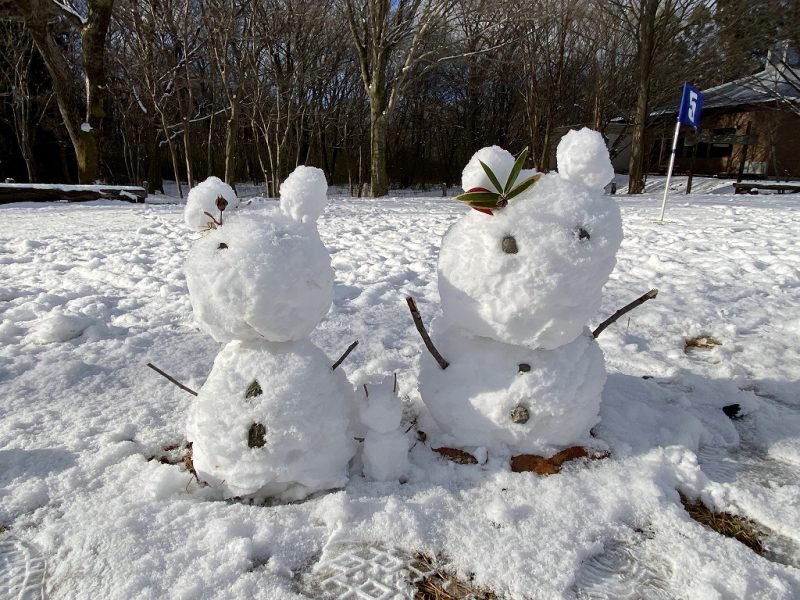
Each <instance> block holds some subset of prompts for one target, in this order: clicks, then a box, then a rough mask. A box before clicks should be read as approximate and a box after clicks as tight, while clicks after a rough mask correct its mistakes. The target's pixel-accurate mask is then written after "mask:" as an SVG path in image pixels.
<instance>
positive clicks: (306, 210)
mask: <svg viewBox="0 0 800 600" xmlns="http://www.w3.org/2000/svg"><path fill="white" fill-rule="evenodd" d="M280 196H281V210H283V212H284V213H285V214H286V215H287V216H289V217H291V218H292V219H294V220H296V221H299V222H300V223H315V222H316V221H317V219H318V218H319V216H320V215H321V214H322V213H323V212H324V211H325V205H326V204H327V203H328V182H327V181H326V180H325V173H323V171H322V169H317V168H316V167H306V166H304V165H301V166H299V167H297V168H296V169H295V170H294V171H292V172H291V173H290V174H289V177H287V178H286V180H285V181H284V182H283V183H282V184H281V188H280Z"/></svg>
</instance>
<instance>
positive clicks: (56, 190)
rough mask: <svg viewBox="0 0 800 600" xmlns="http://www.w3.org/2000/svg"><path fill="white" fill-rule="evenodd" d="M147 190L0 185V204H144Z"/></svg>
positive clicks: (116, 186) (134, 187)
mask: <svg viewBox="0 0 800 600" xmlns="http://www.w3.org/2000/svg"><path fill="white" fill-rule="evenodd" d="M146 197H147V190H145V189H144V188H143V187H139V186H134V185H62V184H58V183H55V184H44V183H0V204H11V203H13V202H55V201H58V200H66V201H68V202H84V201H87V200H124V201H125V202H144V199H145V198H146Z"/></svg>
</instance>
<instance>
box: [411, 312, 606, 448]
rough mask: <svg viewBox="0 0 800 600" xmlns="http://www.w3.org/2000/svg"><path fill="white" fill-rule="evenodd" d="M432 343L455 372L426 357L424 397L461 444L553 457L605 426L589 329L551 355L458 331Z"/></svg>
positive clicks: (601, 364) (599, 355)
mask: <svg viewBox="0 0 800 600" xmlns="http://www.w3.org/2000/svg"><path fill="white" fill-rule="evenodd" d="M435 325H436V323H435ZM434 340H435V342H436V346H437V348H438V349H439V351H440V352H441V353H442V355H443V356H444V357H445V358H446V359H447V360H448V361H449V362H450V366H449V367H448V368H447V369H444V370H442V369H441V368H440V367H439V365H438V364H437V363H436V361H434V360H433V358H431V357H430V356H429V355H427V354H426V355H425V356H424V357H423V358H422V366H421V370H420V376H419V391H420V394H421V396H422V400H423V402H424V403H425V405H426V406H427V407H428V410H429V411H430V413H431V415H432V416H433V418H434V420H435V421H436V422H437V423H438V425H439V427H440V428H441V429H442V431H444V432H445V433H446V434H449V436H450V438H451V439H449V440H448V441H449V442H450V443H453V444H454V445H456V446H460V447H463V446H478V445H480V446H486V447H487V448H489V449H498V448H500V449H502V447H506V448H509V449H511V450H512V451H513V452H516V453H535V454H544V455H549V454H551V453H552V452H553V451H554V450H556V449H558V448H560V447H563V446H567V445H571V444H572V443H574V442H575V441H577V440H579V439H580V438H582V437H585V436H587V435H588V433H589V429H591V428H592V427H593V426H594V425H595V424H596V423H597V422H598V421H599V420H600V419H599V417H598V414H599V411H600V399H601V398H600V397H601V393H602V391H603V386H604V385H605V380H606V371H605V361H604V359H603V352H602V351H601V350H600V347H599V346H598V345H597V342H596V341H595V340H594V338H593V337H592V335H591V333H590V332H589V330H588V329H587V330H585V331H584V332H583V334H582V335H580V336H579V337H578V338H576V339H575V340H573V341H572V342H570V343H569V344H566V345H564V346H561V347H560V348H557V349H555V350H549V351H548V350H531V349H528V348H524V347H521V346H512V345H509V344H503V343H500V342H496V341H494V340H490V339H486V338H480V337H474V336H471V335H469V334H468V333H465V332H464V331H462V330H458V329H455V328H452V329H447V330H445V331H444V332H442V333H436V332H435V331H434Z"/></svg>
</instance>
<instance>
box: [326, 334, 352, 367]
mask: <svg viewBox="0 0 800 600" xmlns="http://www.w3.org/2000/svg"><path fill="white" fill-rule="evenodd" d="M356 346H358V340H356V341H355V342H353V343H352V344H350V345H349V346H348V347H347V350H345V351H344V354H342V355H341V356H340V357H339V360H337V361H336V362H335V363H333V366H332V367H331V371H335V370H336V367H338V366H339V365H340V364H342V363H343V362H344V359H345V358H347V357H348V356H350V353H351V352H352V351H353V350H354V349H355V347H356Z"/></svg>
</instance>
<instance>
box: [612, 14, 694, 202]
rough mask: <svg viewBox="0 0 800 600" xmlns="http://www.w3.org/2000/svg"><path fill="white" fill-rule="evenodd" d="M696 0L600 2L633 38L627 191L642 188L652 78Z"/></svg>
mask: <svg viewBox="0 0 800 600" xmlns="http://www.w3.org/2000/svg"><path fill="white" fill-rule="evenodd" d="M698 2H700V0H607V1H606V2H600V6H602V7H604V8H605V9H607V10H610V11H612V13H613V14H614V15H615V16H616V17H617V18H618V19H619V20H620V23H621V26H622V27H624V28H625V29H626V30H627V31H628V33H629V34H630V35H631V37H632V38H633V39H634V40H636V105H635V108H634V111H633V129H632V135H631V157H630V161H629V163H628V173H629V175H628V193H629V194H640V193H642V192H643V191H644V175H645V170H646V165H645V156H644V148H645V141H644V134H645V129H646V127H647V122H648V117H649V113H650V101H651V97H650V93H651V86H652V83H653V79H654V78H655V77H656V76H658V75H659V69H660V68H661V67H663V66H664V65H666V64H667V63H668V60H669V56H670V53H669V49H670V47H671V45H672V44H674V43H675V42H676V41H677V40H678V37H679V34H680V33H681V31H683V29H684V28H685V27H686V26H687V25H688V22H687V19H686V17H687V16H688V15H689V14H691V12H692V9H693V8H694V6H695V5H696V4H697V3H698Z"/></svg>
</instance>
